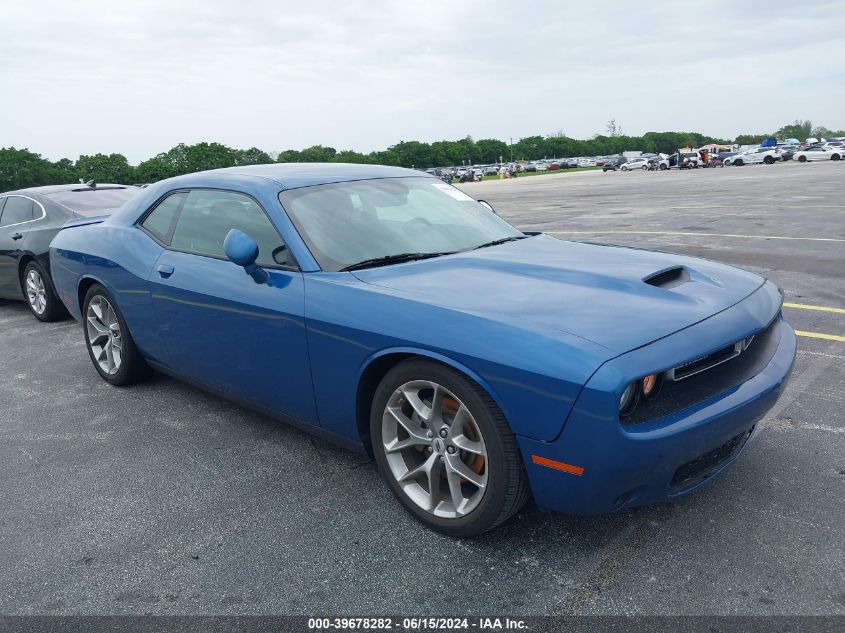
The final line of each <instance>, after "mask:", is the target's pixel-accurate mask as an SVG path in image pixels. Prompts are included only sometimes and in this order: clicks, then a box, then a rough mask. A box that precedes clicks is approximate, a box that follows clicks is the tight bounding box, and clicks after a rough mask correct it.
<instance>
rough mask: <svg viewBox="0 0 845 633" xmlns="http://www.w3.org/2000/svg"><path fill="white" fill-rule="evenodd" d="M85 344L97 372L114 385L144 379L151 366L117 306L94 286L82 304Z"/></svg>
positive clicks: (97, 285)
mask: <svg viewBox="0 0 845 633" xmlns="http://www.w3.org/2000/svg"><path fill="white" fill-rule="evenodd" d="M82 318H83V319H84V320H83V322H82V327H83V330H84V331H85V344H86V346H87V347H88V355H89V356H90V357H91V362H92V363H94V369H96V370H97V373H99V374H100V376H102V378H103V380H105V381H106V382H108V383H111V384H112V385H116V386H123V385H130V384H132V383H133V382H137V381H138V380H140V379H141V378H144V377H145V376H146V375H147V374H148V373H149V367H148V366H147V363H146V361H145V360H144V358H143V357H142V356H141V353H140V352H139V351H138V348H137V347H135V341H134V340H133V339H132V334H130V332H129V328H128V327H126V321H124V319H123V315H122V314H121V312H120V309H119V308H118V307H117V303H116V302H115V301H114V299H112V297H111V296H110V295H109V293H108V292H107V291H106V289H105V288H103V287H102V286H101V285H100V284H94V285H93V286H91V288H90V289H89V290H88V293H87V294H86V295H85V301H84V302H83V305H82Z"/></svg>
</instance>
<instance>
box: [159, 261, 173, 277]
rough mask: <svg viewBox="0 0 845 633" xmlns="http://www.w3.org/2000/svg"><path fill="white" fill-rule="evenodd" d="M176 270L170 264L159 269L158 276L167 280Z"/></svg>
mask: <svg viewBox="0 0 845 633" xmlns="http://www.w3.org/2000/svg"><path fill="white" fill-rule="evenodd" d="M173 271H174V268H173V266H171V265H170V264H162V265H161V266H159V267H158V274H159V275H161V276H162V278H164V279H167V278H168V277H170V275H172V274H173Z"/></svg>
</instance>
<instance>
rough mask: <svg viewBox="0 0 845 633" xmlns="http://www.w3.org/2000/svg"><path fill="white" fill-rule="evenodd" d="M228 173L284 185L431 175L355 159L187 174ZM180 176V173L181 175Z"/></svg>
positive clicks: (274, 164)
mask: <svg viewBox="0 0 845 633" xmlns="http://www.w3.org/2000/svg"><path fill="white" fill-rule="evenodd" d="M212 174H229V175H237V176H253V177H256V178H265V179H268V180H272V181H275V182H276V183H278V184H280V185H282V186H283V187H284V188H285V189H297V188H299V187H310V186H313V185H326V184H329V183H334V182H348V181H352V180H369V179H373V178H402V177H409V176H413V177H417V178H419V177H423V178H428V177H431V176H429V175H427V174H426V173H425V172H423V171H419V170H416V169H406V168H404V167H388V166H385V165H360V164H357V163H271V164H267V165H243V166H241V167H224V168H223V169H213V170H210V171H204V172H197V173H195V174H190V175H191V176H204V175H212ZM183 178H184V176H183Z"/></svg>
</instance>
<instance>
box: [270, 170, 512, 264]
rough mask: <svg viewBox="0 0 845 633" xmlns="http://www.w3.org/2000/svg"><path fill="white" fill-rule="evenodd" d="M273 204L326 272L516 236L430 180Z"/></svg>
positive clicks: (304, 193) (317, 193) (343, 189)
mask: <svg viewBox="0 0 845 633" xmlns="http://www.w3.org/2000/svg"><path fill="white" fill-rule="evenodd" d="M279 200H280V201H281V203H282V206H284V208H285V210H286V211H287V214H288V216H290V219H291V221H292V222H293V223H294V225H295V226H296V229H297V231H299V234H300V235H301V236H302V239H303V240H304V241H305V243H306V244H307V245H308V248H309V249H310V250H311V253H312V255H314V258H315V259H316V260H317V263H319V264H320V267H321V268H322V269H323V270H325V271H332V272H335V271H338V270H341V269H343V268H345V267H347V266H351V265H354V264H357V263H359V262H363V261H366V260H370V259H376V258H380V257H387V256H390V255H398V254H403V253H453V252H456V251H464V250H468V249H471V248H475V247H477V246H481V245H483V244H487V243H488V242H492V241H495V240H502V239H508V238H520V237H523V234H522V233H521V232H519V231H517V230H516V229H515V228H513V227H512V226H511V225H510V224H508V223H507V222H505V221H504V220H502V219H501V218H500V217H499V216H497V215H496V214H495V213H492V212H491V211H490V210H489V209H487V208H485V207H484V206H482V205H481V204H479V203H478V202H476V201H475V200H473V199H472V198H470V197H469V196H467V195H466V194H465V193H463V192H462V191H461V190H460V189H456V188H455V187H452V186H451V185H447V184H446V183H444V182H441V181H439V180H436V179H434V178H425V177H422V178H413V177H412V178H382V179H376V180H356V181H353V182H342V183H335V184H330V185H319V186H315V187H303V188H300V189H291V190H288V191H283V192H282V193H280V194H279Z"/></svg>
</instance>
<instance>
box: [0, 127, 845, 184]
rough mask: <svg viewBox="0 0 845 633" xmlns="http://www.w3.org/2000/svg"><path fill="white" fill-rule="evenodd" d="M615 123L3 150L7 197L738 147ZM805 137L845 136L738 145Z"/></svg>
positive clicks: (0, 180) (800, 133)
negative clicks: (284, 166)
mask: <svg viewBox="0 0 845 633" xmlns="http://www.w3.org/2000/svg"><path fill="white" fill-rule="evenodd" d="M611 123H612V125H611V124H608V134H607V135H596V136H594V137H593V138H591V139H574V138H570V137H568V136H566V135H565V134H563V133H562V132H560V133H557V134H551V135H548V136H528V137H526V138H521V139H519V141H517V142H516V143H512V144H510V143H506V142H504V141H501V140H498V139H479V140H474V139H473V138H472V137H469V136H467V137H466V138H462V139H459V140H456V141H445V140H444V141H435V142H433V143H423V142H420V141H400V142H399V143H396V144H395V145H392V146H390V147H388V148H387V149H385V150H379V151H374V152H369V153H362V152H356V151H354V150H341V151H338V150H336V149H335V148H333V147H327V146H323V145H314V146H313V147H307V148H305V149H302V150H295V149H288V150H285V151H282V152H279V153H273V154H271V153H268V152H265V151H263V150H260V149H258V148H257V147H251V148H249V149H235V148H231V147H227V146H226V145H223V144H221V143H196V144H194V145H186V144H184V143H180V144H179V145H177V146H176V147H173V148H171V149H170V150H168V151H166V152H162V153H160V154H158V155H156V156H153V157H152V158H149V159H147V160H145V161H142V162H140V163H139V164H138V165H130V164H129V161H128V160H127V159H126V157H125V156H124V155H123V154H92V155H83V156H80V157H79V158H78V159H77V160H76V161H72V160H70V159H68V158H62V159H60V160H58V161H55V162H53V161H50V160H47V159H46V158H42V157H41V155H40V154H37V153H34V152H31V151H29V150H28V149H16V148H14V147H9V148H2V149H0V192H2V191H12V190H15V189H23V188H25V187H34V186H40V185H52V184H66V183H75V182H79V181H80V180H81V181H83V182H87V181H89V180H94V181H96V182H115V183H125V184H140V183H149V182H155V181H157V180H162V179H164V178H170V177H173V176H179V175H181V174H187V173H192V172H196V171H203V170H206V169H218V168H221V167H235V166H238V165H257V164H264V163H272V162H279V163H307V162H337V163H365V164H378V165H396V166H401V167H416V168H420V169H426V168H428V167H440V166H447V165H462V164H474V165H478V164H489V163H495V162H498V161H499V160H500V159H501V160H504V161H510V160H536V159H540V158H568V157H572V156H606V155H610V154H618V153H621V152H623V151H632V150H633V151H637V150H638V151H642V152H663V153H667V154H671V153H674V152H675V151H677V150H678V149H679V148H682V147H699V146H701V145H704V144H707V143H722V144H730V141H727V140H724V139H719V138H715V137H711V136H707V135H704V134H699V133H698V132H647V133H645V134H643V135H642V136H628V135H625V134H622V132H621V128H620V127H619V126H617V125H616V122H615V121H612V122H611ZM769 136H775V137H776V138H798V139H801V140H804V139H806V138H807V137H810V136H845V132H841V131H840V132H831V131H830V130H827V129H826V128H824V127H822V126H818V127H814V126H813V125H812V123H811V122H810V121H806V120H797V121H795V122H794V123H793V124H790V125H786V126H784V127H782V128H781V129H780V130H778V131H777V132H774V133H771V134H743V135H740V136H738V137H737V138H736V139H735V140H734V141H733V142H735V143H738V144H742V145H746V144H753V143H759V142H760V141H762V140H763V139H764V138H767V137H769Z"/></svg>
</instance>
